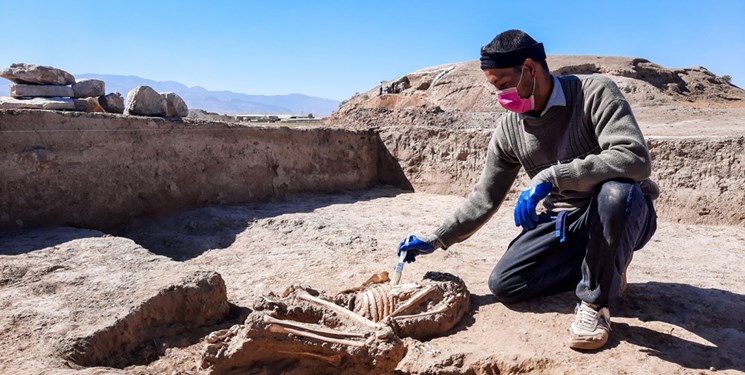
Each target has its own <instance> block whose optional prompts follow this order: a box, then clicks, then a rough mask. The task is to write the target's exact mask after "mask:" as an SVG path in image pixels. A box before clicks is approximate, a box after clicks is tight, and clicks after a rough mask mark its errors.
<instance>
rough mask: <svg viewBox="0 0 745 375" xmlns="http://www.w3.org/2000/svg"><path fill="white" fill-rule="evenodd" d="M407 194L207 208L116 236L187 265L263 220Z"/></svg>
mask: <svg viewBox="0 0 745 375" xmlns="http://www.w3.org/2000/svg"><path fill="white" fill-rule="evenodd" d="M405 192H407V191H405V190H401V189H397V188H392V187H377V188H374V189H368V190H355V191H345V192H339V193H333V194H300V195H294V196H290V197H287V198H286V199H283V200H281V201H280V200H277V201H272V202H262V203H251V204H243V205H229V206H211V207H204V208H198V209H192V210H188V211H183V212H180V213H177V214H172V215H166V216H162V217H156V218H147V219H142V220H137V221H134V222H132V223H131V224H130V225H128V226H127V227H126V228H125V229H123V230H121V231H120V232H118V233H116V235H117V236H120V237H127V238H130V239H132V240H133V241H135V242H136V243H138V244H139V245H140V246H142V247H144V248H146V249H148V250H150V251H151V252H153V253H155V254H158V255H164V256H167V257H169V258H171V259H173V260H176V261H186V260H189V259H192V258H195V257H197V256H199V255H201V254H202V253H204V252H205V251H207V250H212V249H225V248H227V247H229V246H230V245H231V244H233V242H235V239H236V236H237V235H238V234H240V233H242V232H244V231H245V230H246V229H247V228H248V227H249V226H250V225H251V224H252V223H253V222H255V221H257V220H259V219H263V218H269V217H275V216H279V215H283V214H287V213H302V212H312V211H313V210H315V209H318V208H321V207H326V206H330V205H336V204H351V203H355V202H359V201H366V200H372V199H378V198H383V197H393V196H396V195H398V194H401V193H405Z"/></svg>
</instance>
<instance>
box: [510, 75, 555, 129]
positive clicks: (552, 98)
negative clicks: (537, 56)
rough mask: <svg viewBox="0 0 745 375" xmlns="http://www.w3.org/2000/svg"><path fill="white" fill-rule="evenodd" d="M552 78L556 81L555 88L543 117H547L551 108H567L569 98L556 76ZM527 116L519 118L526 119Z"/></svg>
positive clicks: (521, 115)
mask: <svg viewBox="0 0 745 375" xmlns="http://www.w3.org/2000/svg"><path fill="white" fill-rule="evenodd" d="M551 78H552V79H553V80H554V88H553V89H552V90H551V95H550V96H549V97H548V102H547V103H546V108H545V109H544V110H543V112H541V116H543V115H545V114H546V112H548V110H549V109H551V107H554V106H562V107H566V105H567V98H566V96H564V90H562V88H561V82H559V78H557V77H556V76H555V75H553V74H551ZM525 116H526V115H525V114H519V115H518V117H519V118H520V119H522V118H524V117H525Z"/></svg>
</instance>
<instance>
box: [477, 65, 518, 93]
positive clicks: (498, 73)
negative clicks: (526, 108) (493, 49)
mask: <svg viewBox="0 0 745 375" xmlns="http://www.w3.org/2000/svg"><path fill="white" fill-rule="evenodd" d="M484 74H485V75H486V80H487V81H489V83H491V84H492V86H494V87H496V89H497V90H499V91H501V90H504V89H507V88H510V87H515V86H517V82H518V81H519V80H520V70H519V69H515V68H491V69H484Z"/></svg>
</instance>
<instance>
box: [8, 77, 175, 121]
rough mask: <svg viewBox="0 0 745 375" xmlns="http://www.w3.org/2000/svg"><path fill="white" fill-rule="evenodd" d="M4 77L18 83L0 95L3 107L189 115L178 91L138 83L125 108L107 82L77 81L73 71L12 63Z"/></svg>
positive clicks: (145, 114) (128, 96) (118, 95)
mask: <svg viewBox="0 0 745 375" xmlns="http://www.w3.org/2000/svg"><path fill="white" fill-rule="evenodd" d="M0 77H3V78H6V79H8V80H10V81H12V82H13V83H14V84H13V85H11V86H10V97H0V109H50V110H69V111H82V112H108V113H124V114H131V115H143V116H178V117H185V116H187V115H188V114H189V109H188V107H187V106H186V103H185V102H184V100H183V99H181V97H179V96H178V95H177V94H175V93H172V92H164V93H158V92H156V91H155V90H153V89H152V88H150V87H148V86H138V87H135V88H134V89H132V91H130V92H129V93H128V94H127V103H126V107H125V103H124V98H122V94H120V93H118V92H114V93H110V94H105V83H104V82H103V81H101V80H98V79H81V80H76V79H75V77H73V75H72V74H70V73H68V72H66V71H64V70H62V69H57V68H53V67H51V66H40V65H33V64H12V65H11V66H10V67H9V68H7V69H5V70H3V71H2V72H0Z"/></svg>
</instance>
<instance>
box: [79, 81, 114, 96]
mask: <svg viewBox="0 0 745 375" xmlns="http://www.w3.org/2000/svg"><path fill="white" fill-rule="evenodd" d="M105 87H106V84H105V83H104V81H101V80H100V79H81V80H79V81H76V82H75V83H73V84H72V91H73V92H74V96H73V97H75V98H88V97H93V96H102V95H104V94H105V93H106V90H105Z"/></svg>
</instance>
